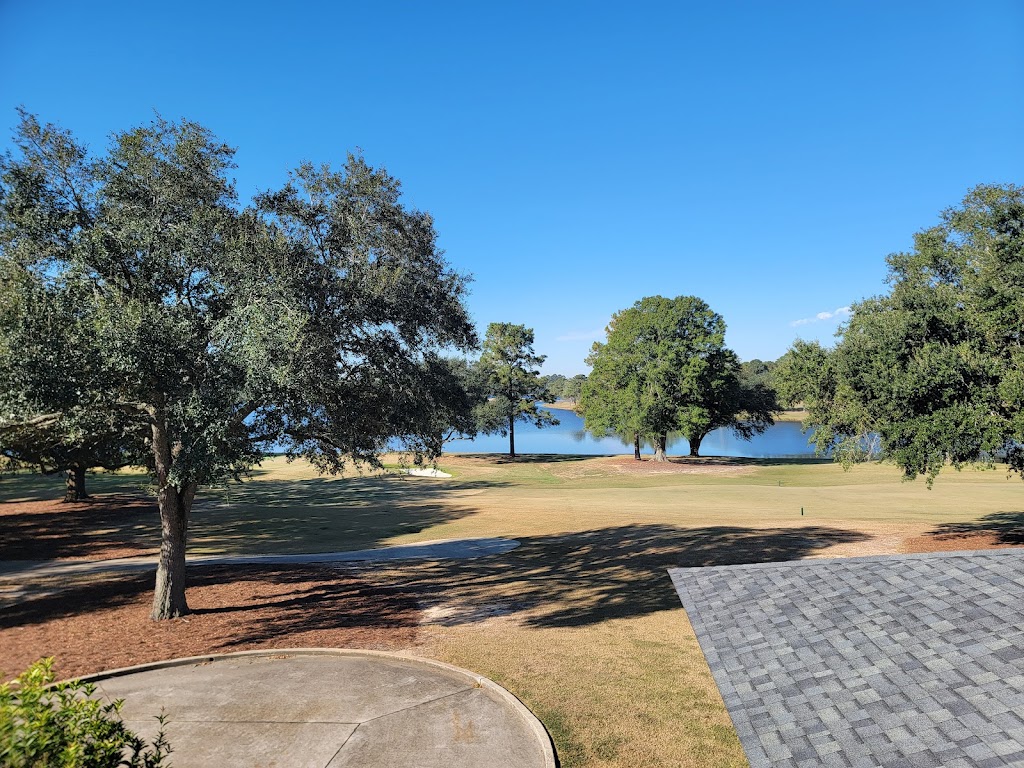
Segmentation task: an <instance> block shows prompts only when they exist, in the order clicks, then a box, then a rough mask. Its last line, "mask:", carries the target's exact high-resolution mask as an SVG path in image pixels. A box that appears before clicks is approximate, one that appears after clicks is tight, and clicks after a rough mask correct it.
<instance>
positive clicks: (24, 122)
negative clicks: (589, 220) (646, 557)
mask: <svg viewBox="0 0 1024 768" xmlns="http://www.w3.org/2000/svg"><path fill="white" fill-rule="evenodd" d="M15 146H16V155H8V156H5V157H4V158H3V160H2V164H0V178H2V186H0V194H2V199H0V217H2V220H0V233H2V237H3V239H2V240H0V248H2V251H0V263H2V264H3V270H2V272H0V276H2V279H3V280H4V281H5V284H4V287H3V293H4V295H8V292H9V291H11V290H13V291H14V293H15V294H17V293H18V290H19V289H18V287H17V286H18V285H22V284H31V283H32V281H34V282H35V283H37V284H39V285H42V286H43V287H44V288H45V290H46V291H47V292H48V293H49V294H52V295H54V296H57V297H59V298H60V300H61V301H66V302H68V303H69V304H72V305H73V306H75V307H76V311H77V312H78V313H79V315H80V316H81V319H80V322H81V323H82V327H83V328H88V331H89V339H91V341H89V342H88V344H89V345H88V353H89V355H90V356H91V358H92V360H93V362H92V363H90V365H89V367H88V368H87V370H86V372H87V374H88V375H83V376H82V377H81V378H80V379H77V380H76V396H77V397H78V407H79V408H80V409H82V410H83V411H89V412H92V413H95V414H100V415H103V418H105V419H110V420H111V423H120V422H119V421H118V420H119V419H124V420H126V421H127V422H128V428H129V431H131V432H132V434H134V435H137V436H138V437H139V439H142V440H144V441H145V446H146V449H147V462H146V463H147V465H148V466H149V468H150V471H151V472H152V475H153V482H154V485H155V488H156V494H157V500H158V504H159V508H160V520H161V547H160V558H159V565H158V569H157V578H156V589H155V594H154V604H153V611H152V615H153V617H154V618H157V619H163V618H169V617H173V616H180V615H182V614H185V613H187V612H188V604H187V601H186V598H185V545H186V538H187V532H188V523H189V516H190V514H191V511H192V502H193V500H194V498H195V494H196V491H197V489H198V488H199V486H201V485H210V484H217V483H223V482H225V481H227V480H230V479H232V478H240V477H241V476H242V475H244V473H245V472H246V471H247V470H248V469H249V468H250V467H252V466H253V465H254V464H255V463H257V462H258V461H259V460H260V458H261V456H262V455H263V452H264V451H265V450H266V449H267V448H269V447H271V446H283V447H285V448H286V449H287V451H288V452H289V453H290V454H291V455H293V456H302V457H305V458H307V459H308V460H309V461H310V462H312V464H313V465H314V466H316V467H317V468H318V469H320V470H321V471H327V472H334V471H340V470H341V469H342V468H344V467H345V466H346V464H347V463H348V462H353V461H354V462H370V463H375V462H376V461H377V456H378V454H379V453H380V452H381V451H383V450H385V449H386V448H387V446H388V444H389V442H390V441H392V440H394V439H396V438H398V439H401V440H403V441H405V443H406V444H407V445H408V446H409V447H410V448H411V449H412V450H414V451H428V452H429V451H430V450H431V449H432V447H433V443H432V441H433V440H434V439H435V437H436V424H437V421H436V417H435V416H434V415H433V414H432V409H433V408H435V407H436V406H437V405H438V403H440V402H442V401H444V400H445V398H446V397H447V396H446V395H445V392H449V393H450V392H451V388H450V387H441V388H440V394H436V393H435V394H431V392H432V389H431V388H432V387H433V386H435V385H437V384H438V382H439V380H440V377H442V376H443V375H445V374H444V371H443V367H442V366H441V364H439V363H438V362H437V356H436V350H438V349H441V348H456V349H463V350H468V349H469V348H471V347H473V346H474V345H475V342H476V339H475V336H474V332H473V329H472V326H471V324H470V322H469V320H468V317H467V314H466V310H465V308H464V306H463V303H462V299H463V296H464V291H465V284H466V279H465V278H464V277H463V276H462V275H459V274H457V273H455V272H454V271H452V270H451V268H450V267H449V266H448V264H447V263H446V262H445V261H444V260H443V258H442V256H441V254H440V252H439V251H438V249H437V246H436V234H435V231H434V226H433V221H432V219H431V217H430V216H429V215H428V214H426V213H423V212H420V211H416V210H410V209H408V208H406V207H405V206H404V205H403V204H402V203H401V202H400V187H399V183H398V181H397V180H395V179H394V178H392V177H391V176H389V175H388V174H387V173H385V172H384V171H382V170H378V169H375V168H373V167H371V166H370V165H368V164H367V163H366V162H365V161H364V160H363V159H362V158H361V157H357V156H349V157H348V159H347V161H346V162H345V164H344V166H343V167H342V168H341V169H340V170H337V171H335V170H332V169H331V168H329V167H327V166H323V167H314V166H312V165H308V164H307V165H303V166H301V167H299V168H298V169H297V170H296V171H295V172H294V173H293V174H292V175H291V178H290V181H289V183H288V184H287V185H286V186H285V187H283V188H282V189H280V190H277V191H272V192H268V193H266V194H263V195H260V196H259V197H258V198H257V200H256V201H255V203H254V205H252V206H250V207H248V208H244V209H243V208H241V207H240V206H239V204H238V200H237V197H236V194H235V190H234V187H233V184H232V182H231V181H230V180H229V177H228V174H229V173H230V171H231V169H232V168H233V167H234V164H233V157H234V150H233V149H231V148H230V147H228V146H227V145H225V144H223V143H222V142H220V141H218V140H217V139H216V138H215V137H214V136H213V135H212V134H211V133H210V132H209V131H207V130H206V129H205V128H203V127H202V126H200V125H198V124H196V123H192V122H188V121H182V122H169V121H166V120H163V119H159V118H158V119H156V120H154V121H153V122H152V123H150V124H147V125H143V126H140V127H137V128H134V129H131V130H127V131H122V132H119V133H115V134H114V135H113V136H112V138H111V143H110V147H109V149H108V151H107V152H106V154H105V155H103V156H101V157H95V158H94V157H90V156H89V155H88V154H87V152H86V151H85V149H84V147H82V146H81V145H80V144H79V143H78V142H77V141H76V140H75V139H74V137H73V136H71V135H70V133H68V132H67V131H64V130H62V129H60V128H58V127H56V126H53V125H43V124H41V123H40V122H39V121H38V120H36V119H35V118H34V117H33V116H31V115H28V114H24V113H23V114H22V115H21V121H20V124H19V126H18V129H17V131H16V133H15ZM10 281H16V284H14V287H13V288H12V284H10ZM17 281H20V282H17ZM26 281H28V282H27V283H26ZM25 295H26V296H28V295H29V294H28V292H26V293H25ZM37 306H41V305H35V304H32V305H28V304H26V307H27V308H26V310H25V311H26V312H28V313H29V314H31V313H32V312H34V311H36V309H35V308H36V307H37ZM7 316H8V315H7V314H5V315H4V318H6V317H7ZM5 322H6V319H5ZM9 331H10V329H9V328H8V327H6V325H5V327H3V328H0V337H4V338H6V337H7V336H8V334H9ZM74 338H75V339H77V338H78V337H77V336H75V337H74ZM54 345H55V348H57V349H65V348H66V345H62V344H60V342H59V340H56V341H54ZM4 351H5V352H7V353H9V354H10V355H11V356H12V364H13V365H17V364H18V361H19V360H22V359H33V360H37V359H42V360H43V362H44V363H45V364H40V365H39V366H38V367H29V368H28V369H26V372H25V375H26V376H29V377H33V381H29V382H27V383H26V384H25V387H24V389H25V390H26V391H31V392H35V393H44V394H45V390H46V382H48V381H52V380H54V377H56V376H58V375H59V371H60V370H62V368H61V366H63V365H65V363H66V361H62V360H61V355H59V354H51V355H49V356H48V357H46V356H39V355H36V351H34V350H29V349H23V348H20V347H17V346H15V347H10V348H8V349H5V350H4ZM33 355H36V357H32V356H33ZM445 402H447V403H448V405H450V406H451V407H453V408H455V407H458V404H457V403H456V402H454V401H452V400H450V399H449V400H446V401H445ZM62 403H63V401H62V400H61V398H60V397H55V398H54V399H53V400H52V401H49V400H47V397H46V396H44V395H43V394H39V396H38V397H37V398H35V399H32V398H23V399H21V400H17V401H14V402H5V403H4V407H5V412H4V413H3V414H0V418H2V419H4V420H5V421H7V422H10V421H20V422H25V421H28V420H30V419H33V418H37V417H40V416H45V415H47V414H49V413H51V412H60V413H62V414H63V413H64V410H63V408H64V406H63V404H62ZM54 406H56V407H54Z"/></svg>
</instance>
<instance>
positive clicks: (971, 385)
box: [779, 185, 1024, 484]
mask: <svg viewBox="0 0 1024 768" xmlns="http://www.w3.org/2000/svg"><path fill="white" fill-rule="evenodd" d="M887 260H888V264H889V283H890V285H891V290H890V291H889V293H887V294H884V295H881V296H877V297H874V298H870V299H866V300H864V301H861V302H859V303H856V304H854V305H853V314H852V316H851V318H850V319H849V321H847V323H846V325H845V326H844V327H843V328H842V329H841V330H840V333H839V340H838V343H837V344H836V346H835V348H834V349H832V350H826V349H824V348H822V347H820V346H819V345H816V344H813V343H800V342H798V343H797V344H795V345H794V346H793V348H792V349H791V350H790V352H788V353H787V355H786V356H785V357H784V358H783V359H782V360H781V361H780V363H781V365H780V369H781V370H780V375H779V380H780V385H781V387H782V389H783V390H784V393H785V395H786V397H787V398H788V399H790V400H798V399H799V400H803V401H804V402H805V404H806V406H807V409H808V415H807V419H806V421H807V423H808V424H809V426H812V427H813V428H814V429H815V432H814V439H815V440H816V442H817V444H818V447H819V449H820V450H822V451H824V450H830V449H831V450H833V451H834V454H835V456H836V458H837V459H839V460H842V461H844V462H846V463H849V462H852V461H857V460H860V459H864V458H869V457H872V456H878V455H882V456H885V457H887V458H889V459H891V460H892V461H894V462H895V463H896V464H897V465H898V466H900V467H901V468H902V469H903V472H904V474H905V476H906V477H907V478H913V477H916V476H917V475H919V474H923V475H925V476H926V478H927V480H928V482H929V484H930V483H931V481H932V480H933V479H934V478H935V476H936V475H937V474H938V473H939V472H940V471H941V470H942V468H943V467H944V466H946V465H947V464H952V465H953V466H955V467H959V466H961V465H963V464H964V463H967V462H972V461H976V460H978V459H982V460H986V459H993V458H1005V460H1006V461H1007V462H1008V464H1009V466H1010V467H1011V468H1012V469H1014V470H1016V471H1018V472H1020V471H1021V470H1022V469H1024V189H1022V188H1021V187H1016V186H1013V185H1006V186H991V185H989V186H979V187H977V188H975V189H973V190H972V191H971V192H970V193H969V194H968V195H967V196H966V197H965V198H964V200H963V203H962V204H961V205H960V206H958V207H956V208H951V209H949V210H947V211H945V212H943V214H942V216H941V220H940V222H939V223H938V224H937V225H935V226H933V227H930V228H928V229H925V230H923V231H921V232H918V233H917V234H916V235H915V236H914V247H913V249H912V250H910V251H908V252H902V253H895V254H892V255H890V256H889V257H888V259H887Z"/></svg>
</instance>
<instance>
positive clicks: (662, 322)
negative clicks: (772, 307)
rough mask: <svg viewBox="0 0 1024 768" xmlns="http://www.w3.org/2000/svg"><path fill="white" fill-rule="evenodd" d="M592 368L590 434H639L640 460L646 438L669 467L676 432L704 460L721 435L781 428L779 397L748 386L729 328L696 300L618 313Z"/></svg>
mask: <svg viewBox="0 0 1024 768" xmlns="http://www.w3.org/2000/svg"><path fill="white" fill-rule="evenodd" d="M588 363H589V364H590V365H591V366H592V368H593V370H592V371H591V374H590V376H589V377H588V378H587V382H586V384H584V386H583V390H582V396H581V402H580V408H581V410H582V412H583V414H584V420H585V423H586V424H587V426H588V428H589V429H596V430H598V431H613V432H620V433H621V432H626V433H632V434H633V435H634V436H635V439H636V452H637V453H639V442H640V438H641V437H650V438H652V439H653V440H654V443H655V455H654V459H655V461H666V460H667V457H666V445H667V442H668V434H669V433H670V432H680V433H682V435H683V436H684V437H686V439H687V440H688V441H689V443H690V455H691V456H698V455H700V445H701V442H702V441H703V440H704V438H705V437H706V436H707V435H708V434H709V433H710V432H712V431H713V430H715V429H719V428H722V427H726V428H728V429H731V430H732V431H733V432H734V433H735V434H736V435H737V436H739V437H741V438H743V439H747V440H749V439H750V438H751V437H753V436H754V435H756V434H760V433H761V432H763V431H764V430H766V429H767V428H768V427H769V426H771V425H772V424H773V423H774V422H773V418H772V413H773V411H774V410H776V409H777V408H778V406H777V404H776V402H775V397H774V393H773V392H772V390H771V389H770V388H769V387H767V386H766V385H764V384H762V383H753V384H747V383H745V382H744V381H741V378H740V373H741V366H740V362H739V359H738V358H737V357H736V354H735V353H734V352H733V351H732V350H731V349H728V348H727V347H726V346H725V321H724V320H723V319H722V316H721V315H719V314H717V313H715V312H713V311H712V310H711V308H710V307H709V306H708V305H707V304H706V303H705V302H704V301H702V300H701V299H698V298H697V297H695V296H678V297H676V298H674V299H667V298H664V297H662V296H649V297H647V298H644V299H641V300H640V301H638V302H637V303H636V304H634V305H633V306H632V307H630V308H628V309H625V310H622V311H621V312H618V313H616V314H615V315H614V316H613V317H612V320H611V323H609V325H608V329H607V339H606V341H605V342H604V343H601V342H597V343H595V344H594V347H593V350H592V351H591V354H590V357H589V358H588Z"/></svg>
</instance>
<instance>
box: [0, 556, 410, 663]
mask: <svg viewBox="0 0 1024 768" xmlns="http://www.w3.org/2000/svg"><path fill="white" fill-rule="evenodd" d="M152 590H153V576H152V574H146V575H137V574H131V575H124V576H107V577H104V579H103V580H97V579H95V577H93V578H91V579H81V580H78V581H76V582H73V583H70V584H67V585H65V588H64V589H62V590H61V591H59V592H55V593H52V594H48V595H45V596H42V597H38V598H36V599H31V600H25V601H22V602H18V603H15V604H7V605H4V606H2V610H0V673H3V674H2V675H0V680H4V679H9V678H10V677H13V676H14V675H16V674H18V673H19V672H21V671H22V670H24V669H25V668H26V667H27V666H28V665H29V664H31V663H32V662H33V661H35V660H37V659H39V658H41V657H44V656H54V657H56V661H55V670H56V672H57V675H58V676H59V677H61V678H67V677H74V676H76V675H84V674H89V673H93V672H100V671H102V670H105V669H112V668H116V667H124V666H130V665H133V664H143V663H146V662H152V661H161V660H164V659H173V658H177V657H181V656H198V655H203V654H207V653H230V652H232V651H245V650H253V649H258V648H301V647H317V648H372V649H381V650H397V649H401V648H406V647H409V646H411V645H413V644H414V642H415V640H416V635H417V628H418V626H419V623H420V610H419V608H418V605H417V603H416V601H415V599H413V598H412V597H411V596H409V595H407V594H404V593H402V592H400V591H398V590H395V589H389V588H386V587H380V586H373V585H370V584H369V583H367V582H366V581H364V580H362V579H360V578H359V577H358V576H356V575H355V574H354V573H352V572H349V571H344V570H338V569H333V568H325V567H323V566H287V567H280V566H273V567H271V566H230V567H229V566H218V567H209V568H193V569H190V571H189V587H188V601H189V607H190V608H191V609H192V611H193V613H192V614H191V615H189V616H186V617H183V618H181V619H172V620H169V621H152V620H151V619H150V618H149V610H150V605H151V603H152V599H153V593H152Z"/></svg>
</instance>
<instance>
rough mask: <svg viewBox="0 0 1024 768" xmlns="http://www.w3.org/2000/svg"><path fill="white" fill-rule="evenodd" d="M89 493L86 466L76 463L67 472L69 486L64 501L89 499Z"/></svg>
mask: <svg viewBox="0 0 1024 768" xmlns="http://www.w3.org/2000/svg"><path fill="white" fill-rule="evenodd" d="M88 498H89V494H88V493H86V492H85V467H84V466H82V465H80V464H76V465H75V466H73V467H70V468H69V469H68V472H67V486H66V490H65V492H64V501H81V500H82V499H88Z"/></svg>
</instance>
